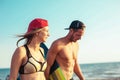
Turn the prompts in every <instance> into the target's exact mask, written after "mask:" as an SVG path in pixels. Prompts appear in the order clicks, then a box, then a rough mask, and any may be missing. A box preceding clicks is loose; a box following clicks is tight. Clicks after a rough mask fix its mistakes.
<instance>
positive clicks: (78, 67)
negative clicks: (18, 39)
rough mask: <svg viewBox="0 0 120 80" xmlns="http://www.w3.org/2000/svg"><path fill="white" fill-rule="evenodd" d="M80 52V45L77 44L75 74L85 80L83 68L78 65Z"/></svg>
mask: <svg viewBox="0 0 120 80" xmlns="http://www.w3.org/2000/svg"><path fill="white" fill-rule="evenodd" d="M78 50H79V44H78V43H77V44H76V53H75V65H74V72H75V74H76V75H77V76H78V77H79V79H80V80H85V78H84V76H83V74H82V71H81V68H80V66H79V64H78V58H77V56H78Z"/></svg>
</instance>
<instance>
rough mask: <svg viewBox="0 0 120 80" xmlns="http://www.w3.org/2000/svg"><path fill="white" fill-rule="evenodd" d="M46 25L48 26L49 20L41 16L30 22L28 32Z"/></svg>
mask: <svg viewBox="0 0 120 80" xmlns="http://www.w3.org/2000/svg"><path fill="white" fill-rule="evenodd" d="M46 26H48V22H47V20H45V19H41V18H36V19H34V20H32V21H31V22H30V24H29V27H28V30H27V33H29V32H31V31H33V30H35V29H39V28H43V27H46Z"/></svg>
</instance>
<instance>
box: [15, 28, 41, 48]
mask: <svg viewBox="0 0 120 80" xmlns="http://www.w3.org/2000/svg"><path fill="white" fill-rule="evenodd" d="M41 29H42V28H41ZM41 29H36V30H33V31H31V32H29V33H25V34H23V35H16V36H17V37H22V38H20V39H19V40H18V41H17V43H16V45H17V47H18V43H19V42H20V41H21V40H23V39H25V40H26V41H25V45H28V44H30V42H31V41H32V39H33V37H34V35H35V34H36V33H37V32H40V31H41Z"/></svg>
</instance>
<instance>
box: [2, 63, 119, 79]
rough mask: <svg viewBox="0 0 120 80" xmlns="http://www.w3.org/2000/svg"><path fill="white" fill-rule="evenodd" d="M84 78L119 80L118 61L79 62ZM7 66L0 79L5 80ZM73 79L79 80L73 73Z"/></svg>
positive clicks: (7, 70) (7, 72)
mask: <svg viewBox="0 0 120 80" xmlns="http://www.w3.org/2000/svg"><path fill="white" fill-rule="evenodd" d="M80 66H81V69H82V72H83V74H84V76H85V79H86V80H120V62H109V63H94V64H80ZM9 72H10V69H9V68H1V69H0V80H6V76H7V75H8V74H9ZM73 78H74V80H79V79H78V77H77V76H76V75H75V74H74V75H73Z"/></svg>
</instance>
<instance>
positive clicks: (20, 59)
mask: <svg viewBox="0 0 120 80" xmlns="http://www.w3.org/2000/svg"><path fill="white" fill-rule="evenodd" d="M48 36H49V33H48V22H47V20H45V19H41V18H36V19H34V20H33V21H31V23H30V24H29V27H28V30H27V32H26V33H25V34H24V35H18V37H22V38H21V39H19V40H18V41H17V46H18V43H19V41H21V40H23V39H26V43H25V44H24V45H23V46H20V47H18V48H17V49H16V50H15V52H14V54H13V56H12V61H11V69H10V77H9V80H16V79H17V76H18V73H19V74H20V79H21V80H45V76H44V71H45V69H46V66H47V63H46V61H45V59H44V50H43V48H41V47H40V44H41V43H42V42H45V41H46V39H47V38H48Z"/></svg>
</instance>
